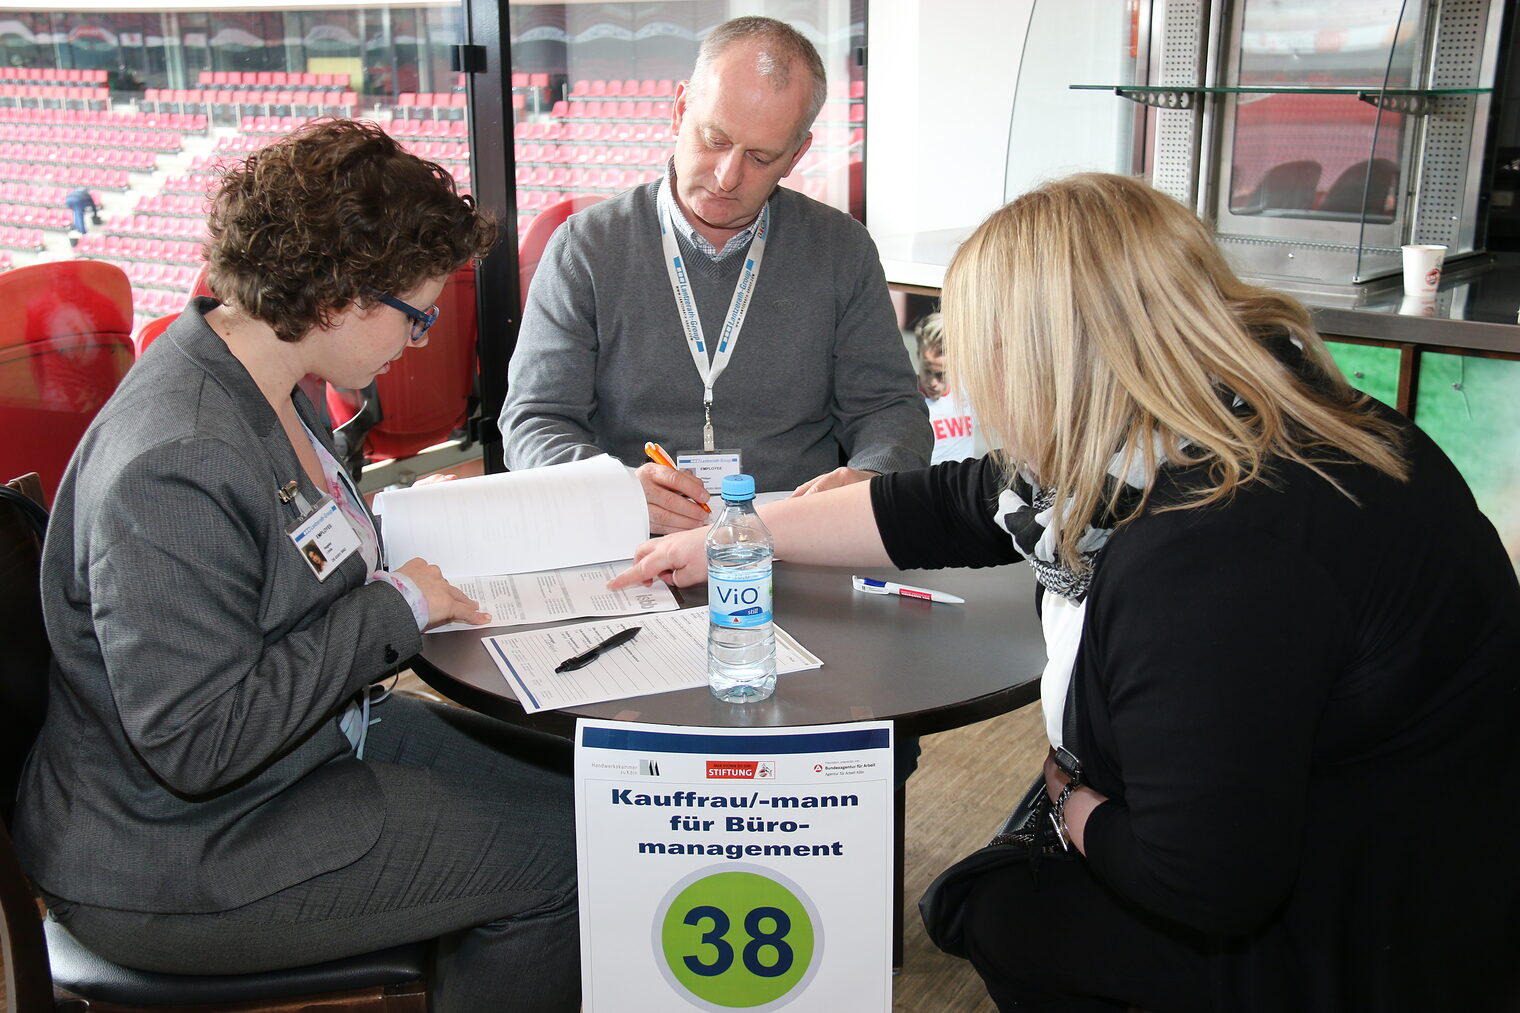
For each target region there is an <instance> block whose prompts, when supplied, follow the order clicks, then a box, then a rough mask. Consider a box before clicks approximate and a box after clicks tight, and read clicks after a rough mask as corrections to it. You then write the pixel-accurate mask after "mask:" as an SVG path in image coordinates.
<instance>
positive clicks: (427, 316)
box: [374, 292, 438, 344]
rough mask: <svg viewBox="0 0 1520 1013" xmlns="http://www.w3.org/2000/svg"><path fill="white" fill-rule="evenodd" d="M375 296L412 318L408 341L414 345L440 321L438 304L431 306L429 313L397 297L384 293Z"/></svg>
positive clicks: (377, 293)
mask: <svg viewBox="0 0 1520 1013" xmlns="http://www.w3.org/2000/svg"><path fill="white" fill-rule="evenodd" d="M374 296H375V298H376V299H378V300H380V301H381V302H383V303H385V305H387V306H389V307H391V308H392V309H398V310H400V311H401V312H403V313H405V314H406V315H407V316H409V317H411V318H412V333H411V334H410V335H409V336H408V337H407V340H408V341H410V342H412V343H413V344H416V343H417V342H419V341H421V340H422V336H423V335H424V334H426V333H427V332H428V328H429V327H432V326H433V323H434V322H435V321H436V320H437V319H438V304H437V303H434V304H433V305H431V306H429V307H428V308H427V311H426V312H423V311H422V310H420V309H418V308H417V307H415V306H412V305H410V304H409V303H404V302H402V301H401V300H400V299H397V298H396V297H395V296H392V295H386V294H385V293H384V292H375V293H374Z"/></svg>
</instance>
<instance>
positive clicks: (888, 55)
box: [866, 0, 1035, 286]
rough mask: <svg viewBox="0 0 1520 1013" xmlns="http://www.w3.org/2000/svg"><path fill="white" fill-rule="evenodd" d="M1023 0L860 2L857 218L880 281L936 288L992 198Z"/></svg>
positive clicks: (1019, 45)
mask: <svg viewBox="0 0 1520 1013" xmlns="http://www.w3.org/2000/svg"><path fill="white" fill-rule="evenodd" d="M1034 2H1035V0H871V7H870V33H869V39H870V47H871V48H870V62H869V64H868V65H867V67H866V145H867V155H866V194H867V206H866V216H867V220H868V224H869V225H870V229H871V234H872V236H874V237H875V239H876V242H877V245H878V246H879V247H881V255H882V262H883V264H884V265H886V267H887V279H888V280H889V281H899V282H905V283H908V284H920V285H933V286H937V285H938V284H939V283H940V281H941V280H943V276H944V264H945V262H946V261H947V260H948V255H949V251H950V250H951V249H953V244H954V242H955V241H958V239H960V238H964V236H965V235H966V234H968V233H969V232H970V231H971V230H972V229H973V228H975V227H976V225H977V224H978V223H979V222H981V220H982V219H983V218H985V217H986V216H987V215H988V214H990V213H991V212H992V211H994V210H996V209H997V208H998V207H1000V206H1001V205H1002V204H1003V173H1004V165H1005V161H1006V158H1007V155H1008V120H1009V113H1010V110H1011V109H1012V108H1013V95H1014V90H1015V87H1016V85H1017V84H1018V71H1019V59H1020V55H1021V53H1022V51H1023V47H1024V32H1025V29H1026V27H1027V25H1028V23H1029V13H1030V10H1031V8H1033V6H1034ZM947 232H948V233H950V234H951V235H948V236H947V235H945V233H947ZM926 233H927V234H929V235H927V236H925V235H924V234H926ZM936 261H937V263H936Z"/></svg>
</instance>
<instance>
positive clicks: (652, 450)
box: [644, 443, 712, 513]
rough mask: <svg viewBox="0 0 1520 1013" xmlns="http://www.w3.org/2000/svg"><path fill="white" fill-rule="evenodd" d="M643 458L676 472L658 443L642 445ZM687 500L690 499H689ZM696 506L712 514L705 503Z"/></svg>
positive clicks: (668, 456)
mask: <svg viewBox="0 0 1520 1013" xmlns="http://www.w3.org/2000/svg"><path fill="white" fill-rule="evenodd" d="M644 456H645V457H647V458H649V459H650V460H651V461H653V462H654V463H655V464H663V465H665V467H667V468H670V469H671V470H677V469H676V462H675V461H673V460H671V459H670V455H669V454H667V453H666V452H665V448H664V447H662V446H660V445H659V444H658V443H646V444H644ZM687 498H688V499H690V497H687ZM692 502H693V503H697V501H696V500H692ZM697 506H699V507H701V508H702V509H703V510H706V511H707V512H708V513H712V507H710V506H708V505H707V504H706V503H697Z"/></svg>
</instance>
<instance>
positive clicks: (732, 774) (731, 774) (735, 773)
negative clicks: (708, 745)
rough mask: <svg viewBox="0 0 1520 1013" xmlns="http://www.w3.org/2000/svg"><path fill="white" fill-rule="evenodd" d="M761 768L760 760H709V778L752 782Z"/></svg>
mask: <svg viewBox="0 0 1520 1013" xmlns="http://www.w3.org/2000/svg"><path fill="white" fill-rule="evenodd" d="M759 768H760V761H759V760H708V761H707V778H708V780H713V779H714V778H736V777H737V778H742V779H744V780H751V779H753V778H754V776H755V771H757V770H758V769H759Z"/></svg>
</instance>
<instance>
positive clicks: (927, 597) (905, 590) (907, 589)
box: [850, 577, 966, 605]
mask: <svg viewBox="0 0 1520 1013" xmlns="http://www.w3.org/2000/svg"><path fill="white" fill-rule="evenodd" d="M850 581H851V583H853V584H854V585H855V590H857V591H864V592H865V593H866V594H898V595H902V596H903V597H904V598H922V599H923V600H924V601H942V602H944V603H945V604H947V605H964V604H966V599H964V598H958V597H956V596H955V595H953V594H947V593H945V592H944V591H931V590H930V589H929V588H927V587H912V586H910V585H908V584H898V583H896V582H894V581H890V580H877V579H875V578H874V577H851V578H850Z"/></svg>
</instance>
